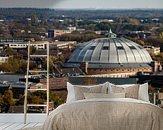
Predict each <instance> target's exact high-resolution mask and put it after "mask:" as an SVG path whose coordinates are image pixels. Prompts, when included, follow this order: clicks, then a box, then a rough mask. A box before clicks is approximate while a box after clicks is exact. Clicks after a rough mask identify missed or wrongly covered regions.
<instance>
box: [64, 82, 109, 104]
mask: <svg viewBox="0 0 163 130" xmlns="http://www.w3.org/2000/svg"><path fill="white" fill-rule="evenodd" d="M97 86H101V87H102V88H101V93H107V88H108V87H107V86H108V82H106V83H104V84H99V85H72V84H71V83H69V82H67V91H68V94H67V100H66V103H70V102H74V101H76V100H77V99H76V97H75V91H74V87H86V88H88V87H97Z"/></svg>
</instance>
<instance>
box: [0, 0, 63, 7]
mask: <svg viewBox="0 0 163 130" xmlns="http://www.w3.org/2000/svg"><path fill="white" fill-rule="evenodd" d="M62 1H64V0H0V7H31V8H33V7H36V8H53V7H55V6H57V5H58V4H59V3H60V2H62Z"/></svg>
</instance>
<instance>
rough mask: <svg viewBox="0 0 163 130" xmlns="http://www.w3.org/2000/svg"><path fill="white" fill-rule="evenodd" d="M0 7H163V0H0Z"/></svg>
mask: <svg viewBox="0 0 163 130" xmlns="http://www.w3.org/2000/svg"><path fill="white" fill-rule="evenodd" d="M0 7H11V8H12V7H31V8H33V7H34V8H35V7H36V8H54V9H55V8H57V9H133V8H137V9H138V8H158V9H160V8H161V9H163V0H0Z"/></svg>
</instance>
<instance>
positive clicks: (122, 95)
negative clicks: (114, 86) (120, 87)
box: [84, 93, 125, 99]
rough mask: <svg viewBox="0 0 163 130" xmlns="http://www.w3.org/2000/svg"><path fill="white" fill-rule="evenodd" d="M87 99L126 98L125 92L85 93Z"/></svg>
mask: <svg viewBox="0 0 163 130" xmlns="http://www.w3.org/2000/svg"><path fill="white" fill-rule="evenodd" d="M84 97H85V98H86V99H92V98H125V93H109V94H105V93H84Z"/></svg>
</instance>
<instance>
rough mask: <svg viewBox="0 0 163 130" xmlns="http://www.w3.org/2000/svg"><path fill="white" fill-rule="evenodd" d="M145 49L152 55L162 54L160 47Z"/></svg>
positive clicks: (147, 47)
mask: <svg viewBox="0 0 163 130" xmlns="http://www.w3.org/2000/svg"><path fill="white" fill-rule="evenodd" d="M144 48H145V49H146V50H147V51H148V53H150V54H154V55H158V54H160V47H154V46H144Z"/></svg>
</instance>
